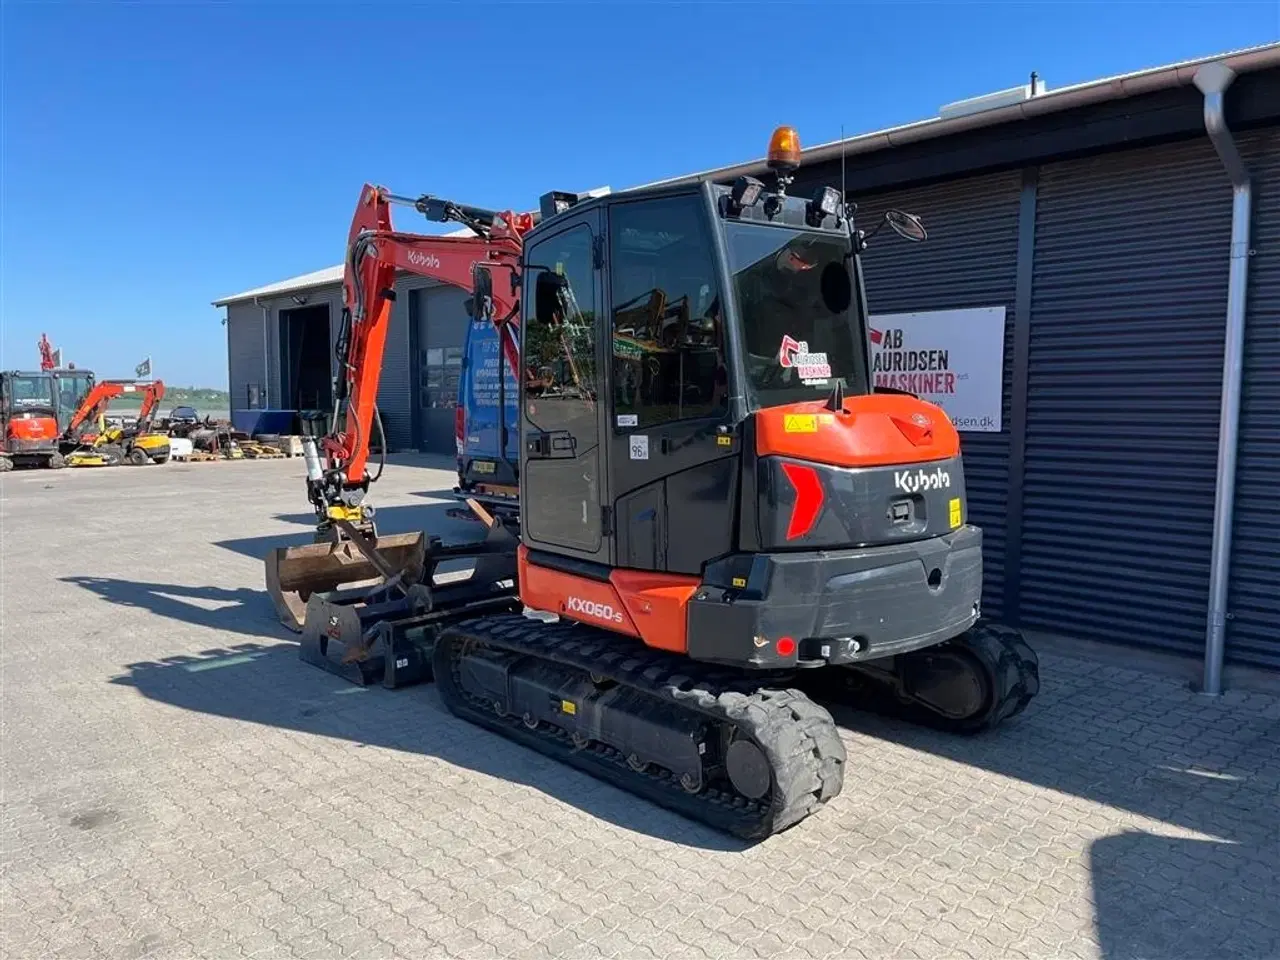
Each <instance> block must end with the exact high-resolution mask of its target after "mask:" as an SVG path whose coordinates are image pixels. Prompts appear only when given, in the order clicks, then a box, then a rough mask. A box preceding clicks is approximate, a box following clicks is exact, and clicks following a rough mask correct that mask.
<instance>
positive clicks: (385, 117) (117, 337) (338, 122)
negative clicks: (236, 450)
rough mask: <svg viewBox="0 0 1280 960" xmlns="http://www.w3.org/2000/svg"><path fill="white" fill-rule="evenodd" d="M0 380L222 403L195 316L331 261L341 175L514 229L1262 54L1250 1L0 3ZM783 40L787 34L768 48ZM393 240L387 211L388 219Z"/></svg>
mask: <svg viewBox="0 0 1280 960" xmlns="http://www.w3.org/2000/svg"><path fill="white" fill-rule="evenodd" d="M0 17H2V18H3V22H2V23H0V27H2V30H0V33H2V36H3V77H2V79H3V88H2V90H3V116H2V117H0V123H2V129H3V144H2V147H3V152H2V155H0V162H2V163H3V169H2V170H0V179H2V181H3V182H2V194H0V201H2V204H3V205H2V206H0V243H2V245H3V246H2V248H0V283H2V287H0V310H2V314H0V366H3V367H6V368H11V367H15V366H22V367H32V366H35V365H36V363H37V359H38V356H37V351H36V340H37V339H38V338H39V335H40V333H41V332H47V333H48V334H49V337H50V339H51V340H53V341H54V343H55V344H56V345H58V346H61V347H62V348H63V350H64V355H65V356H66V357H67V358H69V359H71V360H74V361H75V362H76V363H78V364H79V365H81V366H87V367H91V368H93V369H94V370H96V371H97V372H98V374H99V375H100V376H127V375H131V373H132V368H133V365H134V364H135V363H136V362H137V361H138V360H139V359H141V358H142V357H143V356H144V355H147V354H150V355H151V356H152V357H153V359H154V362H155V372H156V374H157V375H158V376H161V377H163V378H164V379H165V380H166V381H167V382H169V383H170V384H175V385H179V384H191V383H194V384H197V385H202V386H222V387H225V385H226V349H225V341H224V329H223V327H222V326H221V324H220V322H219V321H220V319H221V316H222V311H220V310H217V309H215V308H213V307H212V306H211V305H210V301H211V300H213V299H215V298H216V297H218V296H221V295H226V294H231V293H236V292H238V291H241V290H245V289H248V288H250V287H254V286H257V285H259V284H262V283H269V282H271V281H274V280H278V279H282V278H284V277H288V276H292V275H295V274H299V273H306V272H308V271H310V270H315V269H318V268H320V267H325V266H329V265H331V264H335V263H338V262H340V261H341V260H342V256H343V249H342V248H343V244H344V242H345V237H346V230H347V226H348V223H349V221H350V216H351V210H352V207H353V205H354V203H355V201H356V198H357V196H358V194H359V190H360V186H361V184H362V183H364V182H365V181H366V180H369V181H373V182H378V183H383V184H385V185H386V186H389V187H391V188H392V189H394V190H396V191H397V192H400V193H410V194H417V193H422V192H428V193H434V194H438V195H444V196H448V197H450V198H452V199H456V200H462V201H467V202H471V203H474V204H477V205H480V206H490V207H499V208H501V207H516V208H532V207H533V206H534V205H536V202H537V197H538V196H539V194H541V193H542V192H544V191H545V190H548V189H557V188H558V189H587V188H590V187H595V186H599V185H602V184H609V185H610V186H612V187H613V188H615V189H618V188H622V187H627V186H633V185H635V184H638V183H643V182H646V181H649V180H653V179H657V178H660V177H664V176H670V175H676V174H682V173H688V172H692V171H694V170H698V169H703V168H707V167H712V166H717V165H721V164H726V163H734V162H737V161H740V160H745V159H748V158H751V157H755V156H759V155H760V154H761V153H762V152H763V149H764V146H765V144H766V143H767V140H768V136H769V132H770V130H772V128H773V127H774V126H775V125H777V124H779V123H790V124H792V125H794V126H796V127H797V128H798V129H799V132H800V136H801V140H802V142H804V143H808V144H813V143H819V142H822V141H825V140H830V139H834V138H836V137H837V136H838V135H839V133H840V129H841V125H842V124H843V126H844V129H845V132H846V133H847V134H849V135H852V134H854V133H858V132H863V131H867V130H873V129H877V128H879V127H883V126H887V125H891V124H896V123H902V122H906V121H910V120H916V119H921V118H924V117H928V116H931V115H933V114H935V113H936V111H937V108H938V106H939V105H941V104H943V103H946V102H948V101H951V100H957V99H961V98H964V97H970V96H975V95H978V94H982V93H988V92H991V91H993V90H997V89H1002V88H1005V87H1010V86H1015V85H1017V84H1020V83H1024V82H1026V79H1027V76H1028V74H1029V73H1030V71H1031V70H1037V71H1038V72H1039V73H1040V75H1041V77H1042V78H1043V79H1044V81H1045V83H1046V84H1047V85H1048V86H1049V88H1050V89H1053V88H1055V87H1059V86H1065V85H1067V84H1070V83H1077V82H1080V81H1085V80H1091V79H1096V78H1098V77H1102V76H1105V75H1108V74H1114V73H1122V72H1127V71H1130V70H1136V69H1141V68H1144V67H1151V66H1158V65H1161V64H1164V63H1169V62H1172V61H1175V60H1181V59H1186V58H1191V57H1196V56H1202V55H1206V54H1212V53H1217V52H1221V51H1224V50H1229V49H1234V48H1238V47H1243V46H1250V45H1253V44H1257V43H1263V42H1268V41H1272V40H1276V39H1280V4H1277V3H1276V0H1263V2H1256V3H1228V2H1219V3H1213V4H1200V3H1119V2H1116V3H1085V2H1077V3H1071V4H1062V5H1055V4H1051V3H1034V4H1026V5H1022V4H1014V3H990V4H983V3H913V2H897V3H884V4H863V3H843V4H801V3H799V2H792V3H787V4H779V5H768V4H763V3H755V4H743V5H736V6H735V5H731V4H727V3H693V2H683V3H678V4H674V3H651V4H637V5H632V4H622V3H611V2H598V3H596V4H592V5H575V4H567V3H550V2H548V3H507V4H486V3H482V2H480V0H474V2H472V3H469V4H465V5H462V4H432V3H412V4H410V3H402V4H393V3H381V4H380V3H363V4H339V3H287V2H275V3H258V4H240V3H203V2H201V3H178V2H172V3H165V4H158V3H128V4H126V3H89V2H81V3H60V2H55V0H42V2H38V3H26V2H19V0H6V2H5V3H4V4H3V7H0ZM791 24H794V25H795V26H790V25H791ZM397 224H398V226H401V227H402V228H406V229H419V225H420V224H421V221H420V220H417V221H416V222H415V217H414V216H413V215H412V214H411V212H408V211H405V212H403V213H402V214H401V217H400V219H399V220H398V221H397Z"/></svg>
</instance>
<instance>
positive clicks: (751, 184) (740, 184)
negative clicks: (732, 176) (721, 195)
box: [729, 176, 764, 211]
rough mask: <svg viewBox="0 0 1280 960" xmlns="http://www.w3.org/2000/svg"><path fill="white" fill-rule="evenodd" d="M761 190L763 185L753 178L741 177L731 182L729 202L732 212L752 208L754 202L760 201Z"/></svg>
mask: <svg viewBox="0 0 1280 960" xmlns="http://www.w3.org/2000/svg"><path fill="white" fill-rule="evenodd" d="M762 190H764V184H763V183H761V182H760V181H759V180H757V179H756V178H755V177H746V176H742V177H739V178H738V179H737V180H735V181H734V182H733V189H732V190H731V191H730V192H729V201H730V203H732V204H733V208H734V210H738V211H740V210H742V209H744V208H746V207H754V206H755V205H756V201H757V200H759V199H760V192H761V191H762Z"/></svg>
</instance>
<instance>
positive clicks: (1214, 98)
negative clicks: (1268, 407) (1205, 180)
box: [1194, 62, 1253, 697]
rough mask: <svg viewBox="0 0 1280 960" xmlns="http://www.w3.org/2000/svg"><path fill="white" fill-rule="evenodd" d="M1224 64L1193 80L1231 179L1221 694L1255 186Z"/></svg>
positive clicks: (1211, 622) (1219, 572) (1209, 658)
mask: <svg viewBox="0 0 1280 960" xmlns="http://www.w3.org/2000/svg"><path fill="white" fill-rule="evenodd" d="M1235 77H1236V75H1235V71H1233V70H1232V69H1231V68H1230V67H1228V66H1226V65H1225V64H1223V63H1219V62H1214V63H1207V64H1205V65H1204V66H1202V67H1200V69H1198V70H1197V71H1196V73H1195V78H1194V82H1195V85H1196V87H1197V88H1198V89H1199V91H1200V92H1201V93H1202V94H1203V95H1204V126H1205V130H1206V132H1207V133H1208V134H1209V140H1210V141H1211V142H1212V143H1213V147H1214V149H1215V150H1216V151H1217V152H1218V159H1220V160H1221V161H1222V165H1223V167H1225V168H1226V171H1227V177H1228V178H1229V179H1230V180H1231V268H1230V273H1229V275H1228V280H1227V329H1226V342H1225V349H1224V350H1223V355H1222V406H1221V411H1220V414H1219V419H1218V474H1217V485H1216V493H1215V495H1214V502H1213V553H1212V557H1211V560H1210V571H1209V617H1208V624H1207V626H1206V630H1205V644H1204V682H1203V685H1202V686H1201V692H1202V693H1204V694H1205V695H1207V696H1211V697H1216V696H1218V695H1220V694H1221V693H1222V663H1223V656H1224V652H1225V650H1226V640H1227V617H1228V613H1227V599H1228V593H1229V586H1230V576H1231V534H1232V527H1233V525H1234V522H1235V495H1236V460H1237V453H1238V449H1239V441H1240V394H1241V389H1242V381H1243V379H1244V331H1245V299H1246V294H1247V292H1248V286H1249V219H1250V216H1251V214H1252V207H1253V190H1252V186H1251V184H1250V182H1249V171H1248V170H1247V169H1246V168H1245V165H1244V161H1243V160H1242V159H1241V158H1240V151H1239V150H1238V149H1236V144H1235V141H1234V140H1233V139H1232V137H1231V131H1230V130H1229V129H1228V128H1227V119H1226V116H1225V113H1224V111H1223V96H1224V94H1225V93H1226V90H1227V88H1228V87H1229V86H1231V82H1232V81H1233V80H1234V79H1235Z"/></svg>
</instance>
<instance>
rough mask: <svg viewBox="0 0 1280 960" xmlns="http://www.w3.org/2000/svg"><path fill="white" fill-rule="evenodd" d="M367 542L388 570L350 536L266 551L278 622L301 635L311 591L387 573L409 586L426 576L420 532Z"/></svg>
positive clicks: (324, 590) (326, 590)
mask: <svg viewBox="0 0 1280 960" xmlns="http://www.w3.org/2000/svg"><path fill="white" fill-rule="evenodd" d="M369 546H371V547H373V549H374V550H376V551H377V554H378V557H380V558H381V560H382V561H385V564H386V567H387V569H386V570H380V569H379V568H378V566H376V565H375V564H374V563H373V562H372V561H371V560H370V559H369V558H368V557H366V556H365V555H364V554H363V553H362V552H361V551H360V549H359V547H358V546H357V545H356V544H355V543H353V542H352V541H350V540H343V541H341V542H338V543H308V544H304V545H303V546H300V547H279V548H277V549H275V550H272V551H271V552H270V553H269V554H267V558H266V565H267V571H266V572H267V593H269V594H270V595H271V602H272V603H273V604H274V605H275V608H276V613H277V614H278V615H279V617H280V622H281V623H283V624H284V625H285V626H286V627H288V628H289V629H290V630H292V631H293V632H294V633H301V632H302V626H303V623H304V622H305V621H306V616H307V599H308V598H309V597H310V596H311V595H312V594H313V593H329V592H332V591H334V590H337V589H339V588H340V587H343V586H352V585H355V584H359V583H363V582H369V581H377V580H385V579H387V577H388V571H392V572H394V573H395V574H399V575H400V582H401V583H403V584H405V585H409V584H414V583H417V582H418V581H419V580H421V579H422V573H423V570H424V568H425V564H426V536H425V534H423V532H422V531H418V532H416V533H395V534H391V535H389V536H381V537H378V538H377V539H376V540H372V541H371V542H370V544H369Z"/></svg>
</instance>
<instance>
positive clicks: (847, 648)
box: [266, 127, 1039, 839]
mask: <svg viewBox="0 0 1280 960" xmlns="http://www.w3.org/2000/svg"><path fill="white" fill-rule="evenodd" d="M799 163H800V147H799V140H798V137H797V136H796V133H795V131H794V130H793V129H791V128H789V127H780V128H778V130H776V131H775V133H774V136H773V138H772V140H771V142H770V148H769V152H768V166H769V168H770V170H771V172H772V174H773V176H772V178H771V179H772V180H773V181H774V183H773V184H771V185H767V184H766V183H765V182H762V181H761V180H760V179H756V178H753V177H747V176H743V177H740V178H738V179H737V180H736V181H735V182H734V183H733V184H731V185H728V184H725V185H721V184H715V183H712V182H709V181H702V182H699V183H695V184H689V185H676V186H669V187H655V188H645V189H640V190H634V191H628V192H624V193H617V194H610V195H605V196H589V195H576V194H566V193H550V194H547V195H546V196H544V197H543V198H542V202H541V204H540V209H539V211H538V212H537V213H526V214H516V213H512V212H510V211H508V212H503V213H498V212H494V211H489V210H483V209H480V208H476V207H469V206H464V205H460V204H455V203H451V202H447V201H442V200H439V199H438V198H435V197H431V196H421V197H417V198H407V197H399V196H395V195H393V194H391V193H389V192H387V191H386V190H384V189H382V188H380V187H376V186H371V185H366V186H365V188H364V190H363V192H362V195H361V198H360V202H359V205H358V208H357V212H356V215H355V218H354V221H353V223H352V227H351V232H350V235H349V243H348V254H347V259H346V269H345V279H344V293H345V308H344V310H343V315H342V318H343V320H342V326H341V331H340V335H339V337H338V341H337V345H336V350H337V356H338V361H339V371H340V373H339V376H338V378H337V383H336V389H335V394H336V396H337V402H336V409H335V416H334V418H333V421H332V423H333V426H332V428H331V431H330V432H329V433H328V434H327V435H325V436H308V437H306V438H304V441H303V449H304V458H305V463H306V468H307V479H306V485H307V494H308V498H309V500H310V502H311V503H312V505H313V507H314V509H315V512H316V516H317V530H316V536H315V541H316V542H315V543H313V544H310V545H305V546H302V547H293V548H284V549H280V550H277V551H274V552H273V553H272V554H271V555H270V556H268V557H267V560H266V565H267V570H266V575H267V584H268V590H269V593H270V594H271V596H272V598H273V600H274V601H275V603H276V606H277V609H278V611H279V613H280V616H281V619H282V620H283V621H284V622H285V623H286V624H287V625H289V626H290V627H291V628H292V629H294V630H296V631H298V632H300V633H301V635H302V637H301V653H300V655H301V657H302V658H303V659H304V660H306V661H308V662H311V663H314V664H316V665H318V666H322V667H325V668H326V669H328V670H331V671H332V672H334V673H337V674H339V675H342V676H345V677H347V678H348V679H350V680H353V681H354V682H357V683H375V682H379V681H380V682H381V683H382V684H383V685H384V686H387V687H396V686H401V685H405V684H407V683H413V682H418V681H422V680H428V679H431V680H434V682H435V683H436V684H437V687H438V690H439V694H440V697H441V699H442V700H443V702H444V704H445V705H446V707H447V708H448V709H449V710H450V711H451V712H453V713H454V714H455V715H457V716H459V717H461V718H464V719H466V720H467V721H469V722H471V723H474V724H476V725H478V726H480V727H482V728H486V729H488V730H491V731H495V732H497V733H499V734H501V735H502V736H505V737H507V738H509V739H511V740H513V741H515V742H518V743H521V744H524V745H526V746H528V747H531V748H533V749H535V750H538V751H540V752H542V753H544V754H546V755H548V756H551V757H554V758H557V759H559V760H561V761H563V762H565V763H567V764H570V765H572V766H574V767H576V768H578V769H580V770H583V771H585V772H587V773H589V774H592V775H594V776H596V777H599V778H601V779H603V780H605V781H607V782H610V783H612V784H614V785H616V786H618V787H620V788H622V789H625V790H628V791H631V792H632V793H634V794H636V795H639V796H642V797H645V798H647V799H649V800H651V801H653V802H655V803H658V804H661V805H663V806H665V807H668V808H670V809H673V810H676V811H679V812H681V813H683V814H685V815H686V816H689V817H691V818H693V819H696V820H699V821H701V822H704V823H706V824H709V825H711V826H713V827H715V828H717V829H720V830H723V831H726V832H729V833H731V834H734V835H737V836H739V837H743V838H748V839H760V838H763V837H767V836H769V835H771V834H774V833H777V832H779V831H782V830H784V829H787V828H789V827H791V826H792V825H794V824H796V823H798V822H800V821H802V820H803V819H804V818H806V817H807V816H809V815H810V814H812V813H813V812H815V811H816V810H818V809H819V808H820V807H821V806H823V805H824V804H825V803H827V802H828V801H829V800H831V798H833V797H835V796H836V795H837V794H839V792H840V791H841V788H842V785H843V777H844V766H845V759H846V758H845V749H844V746H843V744H842V741H841V739H840V737H839V734H838V732H837V729H836V726H835V723H834V721H833V719H832V716H831V714H830V713H829V711H828V709H827V708H826V707H825V706H823V705H822V701H821V698H820V697H819V698H817V699H814V698H811V697H810V695H809V693H807V692H805V691H806V690H807V689H809V687H810V680H812V679H814V678H818V679H819V680H820V681H822V682H818V683H816V684H813V687H814V688H815V689H816V688H821V689H823V690H825V691H826V692H827V693H828V694H831V695H834V696H837V697H839V698H840V699H841V701H842V702H846V703H849V704H850V705H854V706H870V707H874V708H883V709H890V710H893V711H895V712H897V713H899V714H901V715H905V716H907V717H909V718H911V719H914V720H918V721H921V722H925V723H929V724H933V725H935V726H938V727H941V728H943V729H947V730H951V731H955V732H957V733H973V732H977V731H982V730H988V729H991V728H993V727H995V726H996V725H998V724H999V723H1001V722H1002V721H1005V720H1007V719H1009V718H1010V717H1013V716H1015V715H1017V714H1018V713H1020V712H1021V711H1022V710H1023V709H1024V708H1025V707H1026V706H1027V704H1028V702H1029V701H1030V700H1031V699H1032V697H1034V695H1035V694H1036V693H1037V691H1038V689H1039V667H1038V660H1037V657H1036V655H1035V653H1034V652H1033V651H1032V650H1031V649H1030V647H1029V646H1028V645H1027V644H1026V643H1025V641H1024V640H1023V639H1022V637H1021V635H1020V634H1019V633H1018V632H1017V631H1015V630H1012V629H1010V628H1007V627H1004V626H1001V625H998V624H994V623H990V622H988V621H986V620H984V619H983V618H982V617H981V610H980V600H981V590H982V532H981V530H980V529H979V528H977V527H975V526H974V525H972V524H970V523H969V522H968V510H967V502H966V496H965V484H964V470H963V464H962V462H961V457H960V441H959V436H958V434H957V432H956V430H955V429H954V427H953V425H952V424H951V422H950V421H949V420H948V418H947V416H946V414H945V413H944V412H943V411H942V410H941V409H939V408H938V407H937V406H934V405H932V404H929V403H926V402H924V401H922V400H920V399H918V398H916V397H914V396H912V395H910V394H905V393H901V392H898V391H888V392H884V391H878V390H876V389H874V388H873V386H872V385H871V378H870V369H869V360H868V350H867V347H866V344H867V337H868V330H867V304H866V295H865V291H864V286H863V277H862V266H861V260H860V256H859V254H860V252H861V250H862V249H863V248H864V247H865V245H866V241H867V236H866V234H865V233H864V232H863V231H860V230H858V229H856V228H855V226H854V222H853V217H854V213H855V208H854V206H853V205H852V204H849V203H847V202H846V199H845V197H844V196H843V195H842V194H841V192H840V191H838V190H836V189H834V188H832V187H821V188H819V189H818V190H817V191H816V192H815V193H814V195H813V196H812V197H809V198H801V197H796V196H792V195H790V194H789V193H788V189H789V188H790V187H791V185H792V183H793V181H794V173H795V170H796V169H797V168H798V166H799ZM393 203H403V204H407V205H409V206H412V207H413V208H415V209H416V210H417V211H418V212H420V213H422V214H424V215H425V216H426V217H427V218H428V219H429V220H433V221H439V222H458V223H461V224H464V225H466V226H468V227H470V228H471V230H472V231H473V232H474V234H475V236H474V237H456V236H450V237H435V236H424V235H417V234H410V233H400V232H397V231H396V230H394V229H393V228H392V225H391V216H390V208H391V204H393ZM884 222H885V223H887V224H888V225H889V226H890V227H891V228H892V230H893V231H894V232H896V233H898V234H899V235H900V236H902V237H903V238H905V239H908V240H923V239H925V231H924V228H923V227H922V225H921V224H920V221H919V220H918V219H917V218H915V217H913V216H911V215H909V214H905V213H902V212H900V211H893V212H890V213H889V214H888V215H887V216H886V219H885V221H884ZM398 270H403V271H407V272H410V273H414V274H420V275H423V276H427V277H431V278H434V279H435V280H437V281H440V282H443V283H445V284H449V285H452V286H454V287H457V288H460V289H462V290H464V291H467V292H468V293H469V294H470V298H469V311H470V313H471V315H472V317H473V318H481V317H482V318H485V319H488V320H490V321H492V322H493V323H494V324H496V325H497V328H498V331H499V334H500V337H501V344H502V352H503V355H504V356H505V358H506V361H507V363H509V364H510V366H511V369H512V371H513V372H516V373H517V376H516V382H517V383H519V384H520V387H519V389H520V405H519V406H520V422H519V424H518V426H517V429H518V430H519V437H520V440H521V442H520V445H519V447H520V463H519V476H520V489H519V513H518V518H517V519H516V520H514V521H512V520H510V519H502V518H496V517H493V516H491V515H488V514H487V512H486V511H485V510H484V508H483V507H481V506H479V505H478V504H473V509H474V510H475V511H476V512H477V515H479V516H481V518H482V519H484V520H485V521H486V523H487V529H488V532H487V534H486V535H485V536H484V537H483V539H481V540H479V541H478V542H475V543H470V544H454V545H445V544H442V543H441V542H440V541H439V540H438V539H436V538H431V539H430V540H429V541H428V540H427V539H426V537H425V534H423V533H421V532H419V533H414V534H409V535H396V536H390V537H379V536H378V533H377V530H376V526H375V515H374V509H373V506H372V505H371V504H369V503H368V502H367V501H366V495H367V493H368V490H369V487H370V483H371V482H372V481H374V480H376V479H377V476H378V475H379V474H381V472H382V466H381V465H379V466H378V469H377V473H376V474H374V475H373V476H370V474H369V472H368V453H369V438H370V436H371V430H372V426H373V424H374V422H375V421H376V420H377V419H378V412H377V407H376V395H377V388H378V378H379V373H380V366H381V360H382V351H383V343H384V340H385V336H386V331H387V325H388V321H389V318H390V312H391V309H392V304H393V301H394V298H395V292H394V281H395V277H396V272H397V271H398ZM619 338H621V339H619ZM620 344H621V345H620ZM503 379H504V378H502V377H499V378H498V380H499V383H500V384H501V382H502V380H503ZM498 409H499V410H500V411H501V410H503V409H504V401H503V398H501V397H500V398H499V404H498ZM504 448H505V444H504V443H503V442H501V441H500V443H499V449H504ZM460 560H466V561H467V562H469V563H470V564H471V565H472V570H471V573H470V576H466V577H461V578H459V577H452V578H446V577H443V576H440V575H438V574H439V571H440V567H441V564H442V563H445V562H448V561H460ZM828 681H829V682H828Z"/></svg>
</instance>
